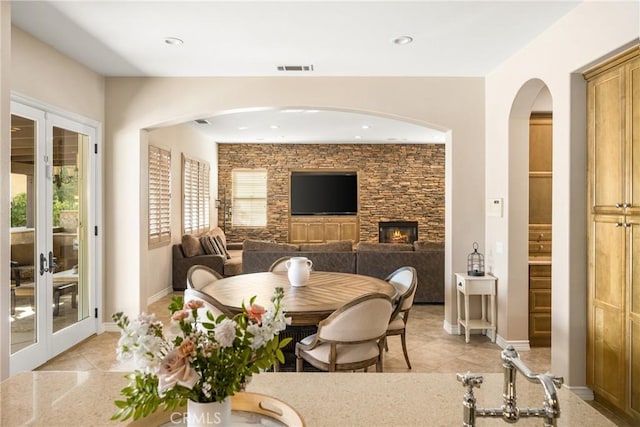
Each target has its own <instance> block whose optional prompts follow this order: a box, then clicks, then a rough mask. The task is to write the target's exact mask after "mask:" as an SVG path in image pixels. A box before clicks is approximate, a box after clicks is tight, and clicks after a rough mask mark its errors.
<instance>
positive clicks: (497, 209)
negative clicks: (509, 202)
mask: <svg viewBox="0 0 640 427" xmlns="http://www.w3.org/2000/svg"><path fill="white" fill-rule="evenodd" d="M487 216H495V217H499V218H502V199H487Z"/></svg>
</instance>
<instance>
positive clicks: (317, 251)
mask: <svg viewBox="0 0 640 427" xmlns="http://www.w3.org/2000/svg"><path fill="white" fill-rule="evenodd" d="M242 246H243V250H242V271H243V272H244V273H257V272H261V271H267V270H268V269H269V266H271V264H272V263H273V262H274V261H275V260H277V259H278V258H280V257H283V256H304V257H307V258H309V259H310V260H311V261H312V262H313V269H314V270H317V271H337V272H343V273H357V274H364V275H367V276H374V277H378V278H380V279H384V278H386V277H387V276H388V275H389V274H391V273H392V272H393V271H395V270H396V269H398V268H400V267H403V266H411V267H415V269H416V271H417V273H418V289H417V291H416V297H415V302H417V303H443V302H444V246H443V245H442V244H437V243H429V242H414V244H413V245H411V244H396V243H370V242H360V243H358V244H357V245H356V247H355V249H354V248H353V243H352V242H351V241H350V240H345V241H336V242H329V243H317V244H301V245H292V244H287V243H273V242H265V241H257V240H245V241H244V243H243V245H242Z"/></svg>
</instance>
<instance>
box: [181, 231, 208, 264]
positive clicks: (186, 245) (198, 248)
mask: <svg viewBox="0 0 640 427" xmlns="http://www.w3.org/2000/svg"><path fill="white" fill-rule="evenodd" d="M182 252H184V256H186V257H187V258H190V257H192V256H196V255H204V250H203V249H202V245H201V244H200V240H198V238H197V237H196V236H194V235H193V234H185V235H183V236H182Z"/></svg>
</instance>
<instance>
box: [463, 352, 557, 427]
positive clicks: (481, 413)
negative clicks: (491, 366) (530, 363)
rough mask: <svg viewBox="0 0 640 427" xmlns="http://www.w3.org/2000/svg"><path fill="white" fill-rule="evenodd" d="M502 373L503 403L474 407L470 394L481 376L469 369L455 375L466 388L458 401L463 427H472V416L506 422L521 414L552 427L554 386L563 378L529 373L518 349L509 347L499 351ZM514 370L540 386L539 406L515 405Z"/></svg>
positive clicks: (515, 419)
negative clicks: (540, 419) (494, 405)
mask: <svg viewBox="0 0 640 427" xmlns="http://www.w3.org/2000/svg"><path fill="white" fill-rule="evenodd" d="M501 360H502V372H503V374H504V384H503V392H502V398H503V405H502V406H501V407H500V408H477V407H476V398H475V396H474V394H473V389H474V388H475V387H477V388H480V385H481V384H482V382H483V377H482V376H481V375H475V374H472V373H470V372H467V373H466V374H458V375H457V379H458V381H460V382H461V383H462V386H463V387H466V388H467V390H466V392H465V394H464V398H463V400H462V406H463V422H462V426H463V427H475V425H476V417H502V419H503V420H504V421H506V422H507V423H515V422H517V421H518V420H519V419H520V418H521V417H540V418H543V421H544V426H545V427H555V426H556V425H557V419H558V417H559V416H560V404H559V403H558V395H557V391H556V390H557V389H556V387H558V388H559V387H561V386H562V383H563V382H564V379H563V378H562V377H556V376H554V375H552V374H549V373H546V374H536V373H534V372H532V371H531V370H530V369H529V368H527V366H526V365H525V364H524V363H523V362H522V360H520V356H519V355H518V352H517V351H516V350H515V349H514V348H513V346H508V347H507V348H506V349H504V350H503V351H502V354H501ZM516 371H519V372H520V373H521V374H522V375H523V376H524V377H525V378H526V379H527V380H529V381H530V382H532V383H538V384H540V385H542V388H543V390H544V401H543V403H542V408H518V406H517V405H516V403H517V395H516V373H517V372H516Z"/></svg>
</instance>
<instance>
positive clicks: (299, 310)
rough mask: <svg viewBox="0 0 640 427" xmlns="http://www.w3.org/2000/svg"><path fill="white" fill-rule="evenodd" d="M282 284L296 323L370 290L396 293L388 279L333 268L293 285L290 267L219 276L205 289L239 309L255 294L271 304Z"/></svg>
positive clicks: (287, 308)
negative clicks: (337, 270) (288, 269)
mask: <svg viewBox="0 0 640 427" xmlns="http://www.w3.org/2000/svg"><path fill="white" fill-rule="evenodd" d="M278 287H280V288H283V290H284V297H283V299H282V303H283V305H284V311H285V314H286V316H287V317H290V318H291V325H292V326H311V325H317V324H318V323H319V322H320V321H321V320H322V319H324V318H326V317H328V316H329V315H330V314H331V313H333V312H334V311H335V310H336V309H338V308H340V307H342V306H343V305H344V304H346V303H347V302H349V301H351V300H353V299H355V298H357V297H359V296H362V295H365V294H368V293H382V294H385V295H388V296H389V297H390V298H392V299H393V298H395V296H396V289H395V287H394V286H393V285H391V284H390V283H388V282H387V281H385V280H382V279H378V278H376V277H371V276H364V275H361V274H351V273H337V272H330V271H312V272H311V273H310V274H309V280H308V281H307V283H306V284H305V285H304V286H292V285H291V283H290V282H289V278H288V275H287V272H286V271H274V272H262V273H249V274H239V275H237V276H231V277H225V278H222V279H218V280H216V281H214V282H212V283H211V284H209V285H206V286H205V287H203V289H202V291H203V292H205V293H206V294H208V295H210V296H212V297H213V298H215V299H216V300H218V302H220V303H221V304H222V305H223V306H225V307H226V308H227V309H228V310H229V311H231V312H232V313H238V312H240V311H242V305H243V304H244V305H245V306H248V305H249V302H250V300H251V298H252V297H254V296H255V297H256V298H255V301H254V302H255V303H256V304H260V305H262V306H265V307H268V306H269V305H270V304H271V297H272V296H273V293H274V290H275V289H276V288H278Z"/></svg>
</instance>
